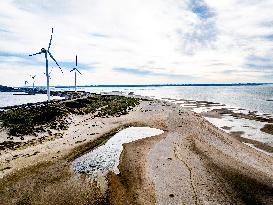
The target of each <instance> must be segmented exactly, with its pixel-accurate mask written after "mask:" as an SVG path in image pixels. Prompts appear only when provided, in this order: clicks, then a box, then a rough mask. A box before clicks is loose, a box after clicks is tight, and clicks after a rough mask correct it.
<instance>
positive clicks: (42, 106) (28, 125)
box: [0, 94, 139, 136]
mask: <svg viewBox="0 0 273 205" xmlns="http://www.w3.org/2000/svg"><path fill="white" fill-rule="evenodd" d="M137 104H139V99H136V98H131V97H124V96H114V95H96V94H93V95H90V96H88V97H86V98H79V99H75V100H70V101H60V102H50V103H48V102H43V103H36V104H28V105H23V106H17V107H16V106H15V107H11V108H9V109H7V110H5V111H2V112H0V122H1V126H3V127H5V128H8V130H9V131H8V134H9V135H12V136H24V135H37V133H39V132H45V131H46V129H48V128H51V129H56V130H65V129H67V128H68V122H67V121H66V120H65V117H66V116H68V115H69V114H72V113H73V114H79V115H81V114H88V113H96V117H109V116H121V115H124V114H127V113H128V111H129V110H131V109H132V108H133V107H134V106H136V105H137Z"/></svg>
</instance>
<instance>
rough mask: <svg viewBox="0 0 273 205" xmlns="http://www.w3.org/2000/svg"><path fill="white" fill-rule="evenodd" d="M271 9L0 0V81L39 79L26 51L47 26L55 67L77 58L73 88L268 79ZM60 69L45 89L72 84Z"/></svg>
mask: <svg viewBox="0 0 273 205" xmlns="http://www.w3.org/2000/svg"><path fill="white" fill-rule="evenodd" d="M272 9H273V2H272V1H271V0H263V1H260V0H240V1H239V0H229V1H219V0H185V1H179V0H149V1H145V0H131V1H127V0H115V1H112V0H79V1H73V0H56V1H49V0H43V1H36V0H29V1H27V2H26V1H23V0H6V1H1V2H0V27H1V29H0V37H1V38H0V49H1V53H0V70H1V76H0V84H7V85H19V84H21V82H22V75H23V73H25V74H26V76H27V75H29V74H28V73H33V72H37V73H38V74H39V73H40V74H39V75H40V77H38V78H37V83H39V84H43V83H44V82H45V80H44V76H43V72H44V69H45V68H44V59H43V58H42V57H40V56H37V57H28V54H30V53H33V52H36V51H39V50H40V49H41V48H42V47H47V46H48V42H49V38H50V31H51V27H54V35H53V41H52V48H51V49H52V50H51V51H52V53H53V55H54V56H55V57H56V59H57V60H58V62H59V63H60V64H61V66H63V67H65V68H66V67H70V66H72V65H73V62H74V59H75V55H76V54H77V55H78V57H79V62H80V65H79V68H80V69H82V70H83V71H84V75H83V76H82V77H81V79H79V83H80V84H111V83H113V84H114V83H121V84H123V83H124V84H126V83H135V84H143V79H144V81H145V82H147V83H150V82H153V83H218V82H219V83H228V82H253V81H257V82H258V81H259V82H262V81H265V82H270V81H272V80H271V79H270V78H268V76H269V73H270V72H271V71H272V69H271V67H270V65H272V64H273V59H272V58H271V57H270V56H271V55H272V48H273V39H272V33H273V29H272V28H273V27H272V25H273V13H272ZM4 54H6V55H4ZM51 63H52V62H51ZM52 65H54V64H52ZM113 68H114V69H113ZM68 71H69V69H66V70H65V75H63V76H61V75H59V71H57V69H56V70H54V72H56V74H55V77H54V78H53V79H52V84H53V85H54V84H55V85H69V84H72V83H73V78H72V77H71V76H70V73H69V72H68ZM227 73H228V76H227ZM6 75H12V76H13V77H12V78H7V77H5V76H6ZM238 75H243V76H240V77H238ZM53 76H54V74H53ZM58 77H60V78H59V79H58ZM11 79H12V80H11Z"/></svg>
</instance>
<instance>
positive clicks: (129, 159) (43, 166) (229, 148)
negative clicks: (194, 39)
mask: <svg viewBox="0 0 273 205" xmlns="http://www.w3.org/2000/svg"><path fill="white" fill-rule="evenodd" d="M72 122H73V123H71V124H70V125H69V128H68V130H65V131H64V135H63V137H62V138H59V139H56V140H53V141H49V142H45V143H42V144H39V145H36V146H32V147H28V148H26V149H23V150H15V151H10V152H9V153H6V154H2V155H0V160H1V163H3V161H4V163H5V164H6V165H7V166H10V167H11V168H10V169H6V170H3V171H1V172H3V173H2V178H1V179H0V181H1V186H0V188H1V189H0V193H3V194H1V196H2V197H3V198H4V200H7V201H8V200H9V199H8V198H5V196H10V194H11V192H10V191H11V190H12V187H13V188H15V187H17V189H16V192H15V193H13V194H12V195H13V196H14V197H15V195H14V194H17V195H18V196H17V197H15V199H14V201H16V200H17V202H18V201H20V200H21V201H22V200H28V201H35V200H47V199H49V198H48V197H49V195H50V194H49V193H51V190H55V192H56V193H55V192H54V193H55V195H54V196H56V194H57V196H56V197H55V198H54V197H53V198H54V200H55V201H54V200H52V202H51V203H55V204H58V203H61V202H64V201H66V200H68V199H66V197H68V196H69V193H71V191H75V187H78V185H79V184H83V186H84V187H85V188H86V189H82V190H81V191H80V190H78V191H77V193H78V195H79V196H82V195H83V193H85V192H88V187H89V188H90V186H91V189H92V190H94V193H97V196H99V197H96V196H94V194H91V193H86V194H87V195H88V197H87V198H84V197H83V198H82V199H81V198H79V197H76V196H75V194H72V195H71V197H72V196H73V197H74V199H72V198H71V197H68V198H70V199H71V202H70V203H71V204H72V203H73V202H75V200H76V201H77V200H80V201H81V202H82V204H85V203H91V204H94V202H95V201H97V202H98V201H101V202H103V201H104V202H105V203H106V202H107V200H108V202H107V203H110V202H111V203H112V204H120V202H121V201H122V200H124V197H123V198H122V197H118V198H114V197H113V194H114V196H115V194H117V193H118V194H120V196H125V199H126V200H125V201H124V204H126V203H130V201H131V202H132V200H133V201H134V200H136V201H138V202H139V203H140V204H154V203H155V202H157V203H158V204H164V202H168V203H169V204H175V203H176V202H181V201H183V202H185V203H186V204H196V202H198V203H201V202H208V201H211V200H214V201H219V202H220V201H221V202H222V203H220V204H226V203H228V202H232V201H233V202H236V203H237V202H238V203H239V204H244V202H247V200H248V199H246V198H245V197H246V196H245V193H241V192H240V191H239V190H237V189H235V188H234V184H232V183H235V185H236V179H237V178H236V177H237V176H239V175H240V174H243V175H244V176H246V178H244V179H242V183H243V184H244V186H246V187H245V189H244V191H246V193H248V192H249V187H253V186H254V185H257V183H258V182H259V186H258V188H257V189H256V191H257V193H258V194H254V195H253V196H252V198H251V199H252V200H258V201H260V200H265V201H267V202H272V200H273V199H272V198H270V197H269V195H268V194H270V193H272V190H273V185H272V184H270V183H269V182H270V180H271V181H272V180H273V175H272V173H273V168H272V163H273V158H272V157H270V156H267V155H265V154H264V153H261V152H258V151H257V150H255V149H253V148H251V147H249V146H247V145H244V144H243V143H241V142H240V141H238V140H237V139H234V138H233V137H231V136H230V135H228V134H227V133H225V132H223V131H222V130H220V129H218V128H216V127H215V126H213V125H212V124H211V123H209V122H208V121H206V120H205V119H204V118H203V117H202V116H201V115H199V114H196V113H193V112H192V111H190V110H189V109H187V108H182V107H180V106H179V105H175V104H172V103H168V102H164V101H159V100H152V101H142V102H141V103H140V105H137V106H136V107H135V108H133V110H131V111H130V112H129V113H128V114H126V115H121V116H119V117H110V118H100V117H98V118H93V119H92V118H90V114H87V115H82V116H74V119H73V120H72ZM134 124H137V125H145V126H149V127H154V128H159V129H162V130H164V134H163V135H164V136H165V137H159V136H156V137H151V138H145V139H141V140H137V141H135V142H132V143H129V144H125V145H124V150H123V152H122V156H121V158H120V169H121V174H120V175H114V174H110V176H109V179H110V186H109V190H108V191H107V197H106V198H105V196H103V194H102V193H101V192H100V190H99V189H98V188H97V186H96V184H93V183H91V182H89V180H88V178H86V177H84V176H76V175H75V174H74V173H73V171H72V170H71V160H73V159H74V158H75V157H77V156H79V155H82V154H83V153H85V152H86V151H88V150H90V149H92V148H94V147H96V146H98V145H99V144H101V143H103V141H105V140H107V138H108V137H111V136H112V135H113V134H114V133H115V132H117V131H118V130H119V129H120V128H121V127H124V126H125V127H126V126H129V125H134ZM90 125H94V126H90ZM91 133H95V134H94V135H90V134H91ZM76 142H78V143H76ZM64 143H65V144H64ZM133 150H136V152H133ZM37 151H39V153H36V154H35V155H31V154H34V153H35V152H37ZM137 151H138V153H137ZM236 153H237V154H239V153H240V155H242V156H238V155H237V154H236ZM27 154H29V156H27ZM15 155H17V158H16V159H13V158H14V156H15ZM243 156H244V157H243ZM218 157H219V159H218ZM6 159H9V160H10V161H8V162H7V161H6ZM12 159H13V160H12ZM254 161H255V163H253V162H254ZM239 162H240V163H239ZM60 167H62V168H63V169H61V168H60ZM134 167H135V168H136V169H135V170H140V171H139V174H141V175H140V176H139V175H138V173H137V172H133V171H132V170H134ZM227 167H230V168H228V170H233V171H232V173H231V172H229V171H227ZM177 169H179V172H178V171H177ZM224 169H225V170H226V171H225V172H226V173H227V174H226V176H222V175H221V174H220V173H221V172H220V171H219V170H224ZM14 170H16V171H15V174H14V175H12V174H11V173H12V172H13V171H14ZM46 170H47V171H48V172H47V173H48V174H47V176H48V179H44V180H45V181H42V182H41V181H39V177H41V174H44V172H45V171H46ZM56 170H58V172H59V173H60V174H58V177H57V179H56V176H55V174H56ZM130 170H131V171H130ZM199 170H200V171H199ZM166 173H168V174H169V173H173V174H172V175H170V176H167V175H166ZM253 173H257V174H259V175H258V176H256V175H255V176H252V175H253ZM23 176H24V177H25V180H26V178H27V179H28V180H26V181H27V182H28V183H29V182H33V183H34V184H35V183H36V185H37V183H41V184H40V185H39V186H38V187H39V189H38V190H37V192H38V193H40V194H41V193H42V198H39V199H38V198H37V197H38V196H37V193H36V195H35V193H34V190H32V189H31V187H25V186H26V185H27V183H26V181H24V180H23V179H22V178H24V177H23ZM137 176H138V177H137ZM160 176H161V178H160ZM35 177H37V179H36V178H35ZM7 179H13V180H10V181H9V180H7ZM160 179H164V180H163V182H165V185H164V184H162V183H163V182H161V181H160ZM174 179H177V180H175V181H173V180H174ZM178 179H180V180H182V179H183V180H182V181H183V182H180V180H178ZM212 179H213V180H212ZM62 180H63V181H62ZM124 180H125V181H127V182H128V184H127V185H126V186H125V185H124ZM211 180H212V181H211ZM229 180H231V182H232V183H230V182H229ZM253 180H254V182H253ZM268 180H269V181H268ZM199 181H202V183H203V184H206V186H204V185H201V184H200V183H201V182H200V183H199ZM256 181H257V183H256ZM68 182H69V183H70V184H71V185H70V186H68V187H70V189H71V190H69V189H68V188H65V191H66V192H64V191H61V190H60V188H64V185H68ZM245 182H249V183H245ZM223 183H224V184H225V186H223V187H222V185H223ZM238 183H239V184H241V181H239V182H238ZM73 184H74V185H75V187H73ZM125 184H126V183H125ZM168 184H169V185H170V187H167V188H165V189H164V190H165V191H167V190H168V191H169V192H168V193H165V191H163V188H164V187H166V186H167V185H168ZM220 184H221V186H220ZM4 185H8V186H6V188H5V189H4ZM181 185H183V187H181ZM18 186H19V187H23V188H21V189H18ZM71 186H72V187H71ZM7 187H8V188H7ZM142 187H146V189H145V190H148V191H147V193H146V194H145V193H144V191H141V188H142ZM259 187H260V188H259ZM265 187H266V189H265V190H266V191H267V192H265V193H264V192H263V191H262V188H265ZM268 187H269V188H268ZM181 188H183V190H184V192H185V193H187V194H183V193H180V192H181ZM44 190H46V193H44ZM210 190H214V192H215V193H213V194H212V192H210ZM216 190H221V192H222V195H221V193H220V192H218V191H216ZM164 193H165V194H164ZM223 193H224V194H223ZM51 194H52V193H51ZM111 194H112V195H111ZM166 194H167V195H166ZM206 194H207V195H206ZM210 194H211V195H210ZM111 196H112V197H111ZM142 196H145V197H144V198H142ZM208 196H211V198H208ZM223 196H224V198H223ZM40 197H41V196H40ZM193 199H194V200H193ZM4 200H3V201H4ZM58 200H59V201H58ZM61 200H64V201H61ZM105 200H106V201H105ZM109 200H110V202H109ZM126 201H127V202H126ZM17 202H16V203H17ZM37 203H38V202H37ZM7 204H8V203H7ZM14 204H15V202H14ZM68 204H69V203H68Z"/></svg>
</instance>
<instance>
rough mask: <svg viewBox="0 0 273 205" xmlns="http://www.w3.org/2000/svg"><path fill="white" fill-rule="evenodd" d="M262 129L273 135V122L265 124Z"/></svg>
mask: <svg viewBox="0 0 273 205" xmlns="http://www.w3.org/2000/svg"><path fill="white" fill-rule="evenodd" d="M261 131H262V132H265V133H268V134H271V135H273V124H265V125H264V127H263V128H261Z"/></svg>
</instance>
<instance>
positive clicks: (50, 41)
mask: <svg viewBox="0 0 273 205" xmlns="http://www.w3.org/2000/svg"><path fill="white" fill-rule="evenodd" d="M52 36H53V28H52V30H51V36H50V40H49V44H48V48H47V50H48V51H49V49H50V46H51V43H52Z"/></svg>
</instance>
